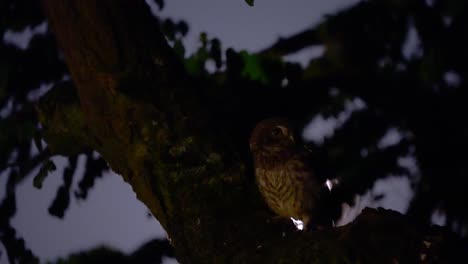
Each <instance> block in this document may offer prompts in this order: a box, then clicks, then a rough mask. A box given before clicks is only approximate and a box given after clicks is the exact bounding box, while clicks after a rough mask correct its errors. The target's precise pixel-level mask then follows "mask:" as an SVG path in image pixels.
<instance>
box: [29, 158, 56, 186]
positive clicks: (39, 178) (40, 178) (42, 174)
mask: <svg viewBox="0 0 468 264" xmlns="http://www.w3.org/2000/svg"><path fill="white" fill-rule="evenodd" d="M56 169H57V167H56V166H55V164H54V162H53V161H52V160H48V161H47V162H45V163H44V164H43V166H42V167H41V169H40V170H39V172H38V173H37V175H36V176H35V177H34V180H33V186H34V187H36V188H38V189H41V188H42V183H43V182H44V180H45V178H46V177H47V176H48V175H49V173H50V172H52V171H55V170H56Z"/></svg>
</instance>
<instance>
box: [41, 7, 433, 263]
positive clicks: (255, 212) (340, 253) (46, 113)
mask: <svg viewBox="0 0 468 264" xmlns="http://www.w3.org/2000/svg"><path fill="white" fill-rule="evenodd" d="M42 3H43V7H44V10H45V12H46V15H47V17H48V19H49V23H50V26H51V28H52V30H53V31H54V32H55V35H56V38H57V41H58V43H59V45H60V47H61V48H62V50H63V53H64V57H65V60H66V62H67V65H68V68H69V71H70V73H71V76H72V80H73V82H74V84H75V87H76V91H77V95H76V96H74V93H73V92H71V91H70V90H67V89H64V88H63V87H60V86H58V87H56V88H54V91H53V92H52V93H51V94H49V95H47V96H46V97H45V99H43V100H42V102H41V104H40V106H39V112H40V116H41V122H42V123H43V124H44V129H45V132H46V133H45V135H46V137H47V141H48V143H49V146H50V148H51V151H52V152H54V151H55V152H59V153H68V154H70V153H73V152H76V151H79V150H80V149H83V148H92V149H96V150H97V151H99V152H100V153H101V155H102V156H103V158H104V159H105V160H106V161H107V162H108V163H109V165H110V167H111V168H112V169H113V170H114V171H116V172H117V173H119V174H121V175H122V177H123V178H124V179H125V180H126V181H127V182H128V183H129V184H131V186H132V187H133V190H134V191H135V192H136V194H137V197H138V198H139V199H140V200H141V201H142V202H144V203H145V204H146V205H147V206H148V208H149V210H150V211H151V212H152V213H153V215H154V216H155V217H156V218H157V219H158V220H159V222H160V223H161V224H162V225H163V227H164V228H165V229H166V231H167V233H168V235H169V236H170V238H171V239H172V242H173V244H174V246H175V249H176V254H177V256H178V259H179V261H181V262H182V263H229V262H234V263H248V262H250V263H286V262H288V263H309V262H325V263H341V262H361V263H366V262H372V263H381V262H382V261H381V260H383V262H387V261H388V260H395V261H397V262H411V263H412V262H414V261H416V260H418V259H419V258H420V252H421V251H420V250H419V247H420V245H421V243H423V242H422V239H423V237H424V234H425V232H423V231H421V230H419V229H418V230H416V229H415V228H414V226H412V225H411V224H408V223H406V222H405V220H404V217H402V216H401V215H399V214H397V213H393V212H387V211H368V212H367V213H366V214H364V215H363V216H361V218H360V220H358V221H356V222H355V223H353V224H352V225H349V226H346V227H342V228H338V229H334V230H324V231H316V232H294V229H293V227H292V225H291V223H283V224H277V223H268V220H269V219H270V218H271V217H272V215H271V213H270V212H269V211H268V210H267V209H266V207H265V205H264V204H263V202H262V200H261V199H260V198H259V196H258V192H257V190H256V186H255V185H254V184H253V181H252V180H251V179H252V177H251V176H252V170H251V169H248V168H247V165H246V164H248V163H246V162H245V161H244V160H242V159H241V158H240V157H239V156H240V155H239V154H238V152H239V151H238V148H235V147H234V146H232V144H231V143H230V142H231V140H230V138H229V137H228V136H227V135H226V134H223V133H217V134H215V133H214V132H213V131H214V130H213V128H212V127H211V125H210V124H211V123H210V122H209V120H210V116H209V115H208V111H206V110H205V109H203V107H202V106H201V103H200V98H198V97H197V96H196V93H195V92H193V91H194V90H195V89H194V87H191V83H189V82H188V81H187V78H186V76H185V72H184V71H183V69H182V67H181V66H180V62H179V61H178V60H177V57H176V56H175V55H174V53H173V52H172V50H171V49H170V48H169V47H168V45H167V44H166V42H165V38H164V35H163V34H162V33H161V32H160V30H159V29H158V27H157V25H155V20H154V19H153V18H152V17H151V15H150V12H149V10H148V7H147V6H146V5H145V2H144V1H143V0H138V1H137V0H133V1H128V0H100V1H93V0H76V1H75V0H69V1H62V0H43V1H42ZM62 94H65V95H63V96H62ZM63 98H65V99H63ZM246 144H247V140H246ZM387 226H391V228H387ZM398 231H401V232H399V233H398ZM369 232H370V233H369ZM399 234H401V235H399ZM355 241H358V243H356V242H355ZM382 248H385V250H382ZM409 249H411V250H409Z"/></svg>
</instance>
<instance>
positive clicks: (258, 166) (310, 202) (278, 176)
mask: <svg viewBox="0 0 468 264" xmlns="http://www.w3.org/2000/svg"><path fill="white" fill-rule="evenodd" d="M250 150H251V151H252V154H253V158H254V166H255V176H256V179H257V185H258V188H259V189H260V192H261V194H262V195H263V198H264V199H265V202H266V203H267V204H268V206H269V207H270V208H271V209H272V210H273V211H274V212H275V213H276V214H278V215H279V216H282V217H288V218H289V217H292V218H294V219H296V220H301V221H302V222H303V224H304V227H308V228H310V227H311V226H313V227H324V226H330V225H331V218H329V217H328V216H327V215H324V214H325V210H322V209H321V208H323V202H324V201H325V200H326V199H327V198H326V197H325V196H327V193H328V190H325V189H326V188H324V181H321V180H319V178H318V177H317V176H316V175H315V174H314V172H313V169H312V167H311V165H310V162H311V158H310V156H309V154H310V153H309V152H308V150H307V149H306V148H304V146H303V145H302V144H300V143H299V142H298V141H297V139H296V138H295V136H294V133H293V129H292V127H291V126H290V124H289V123H288V122H287V120H285V119H274V118H273V119H267V120H264V121H261V122H260V123H258V124H257V125H256V127H255V129H254V131H253V132H252V135H251V137H250ZM321 214H322V215H321Z"/></svg>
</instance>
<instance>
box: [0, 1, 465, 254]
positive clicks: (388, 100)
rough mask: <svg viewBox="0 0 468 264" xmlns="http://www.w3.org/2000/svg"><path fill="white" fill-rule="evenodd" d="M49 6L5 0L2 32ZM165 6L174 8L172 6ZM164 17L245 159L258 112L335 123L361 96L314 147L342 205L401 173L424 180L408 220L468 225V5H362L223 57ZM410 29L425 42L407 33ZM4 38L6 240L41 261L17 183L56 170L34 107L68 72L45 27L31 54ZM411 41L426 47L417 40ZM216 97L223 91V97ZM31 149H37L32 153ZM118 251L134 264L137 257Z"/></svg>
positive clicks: (1, 100)
mask: <svg viewBox="0 0 468 264" xmlns="http://www.w3.org/2000/svg"><path fill="white" fill-rule="evenodd" d="M247 2H248V3H251V4H253V1H247ZM38 3H39V1H25V0H4V1H1V2H0V33H1V35H2V36H4V34H5V33H6V32H7V31H13V32H18V31H22V30H24V29H26V28H27V27H30V28H31V27H37V26H38V25H40V24H41V23H44V22H45V19H44V16H43V15H42V14H41V12H40V8H39V6H37V5H38ZM156 3H157V5H158V6H159V8H162V7H163V6H164V1H162V0H158V1H156ZM155 20H156V21H157V22H158V23H160V25H161V27H162V28H163V30H164V32H165V34H166V36H167V39H168V40H169V42H170V44H171V45H172V46H173V47H174V50H175V51H176V52H177V54H179V55H180V57H181V58H183V59H184V65H185V67H186V70H187V72H189V73H190V74H191V76H192V78H193V80H194V83H197V84H199V85H198V87H203V88H201V89H200V91H198V92H199V93H200V95H201V96H202V97H203V98H204V100H205V101H204V103H205V105H206V106H207V108H209V109H211V110H214V111H212V112H213V120H214V122H216V124H217V125H218V127H219V129H224V130H226V131H230V133H231V134H232V137H233V138H234V139H235V140H236V141H237V143H238V144H237V145H238V146H240V148H242V149H241V150H240V151H241V153H243V154H244V156H245V160H246V161H248V160H249V159H250V156H249V154H248V150H247V144H246V142H247V141H248V136H249V134H250V132H251V130H252V128H253V125H254V124H255V123H257V122H258V121H259V120H261V119H264V118H267V117H272V116H283V117H287V118H289V119H290V120H292V121H294V122H295V124H296V127H297V128H298V129H301V128H302V127H303V126H304V125H305V124H306V123H307V122H308V121H310V120H311V118H313V117H314V116H316V115H317V114H321V115H322V116H324V117H325V118H330V117H337V116H338V115H339V114H340V113H341V112H342V111H343V109H344V108H345V104H347V103H349V102H350V101H353V100H356V99H359V100H361V101H362V102H363V103H364V105H365V106H364V107H363V108H362V109H359V110H357V111H354V112H352V113H351V115H350V117H349V118H348V119H347V120H346V122H344V123H343V124H342V125H341V126H339V127H338V128H337V129H336V131H335V132H334V134H333V136H331V137H329V138H326V139H325V140H324V141H323V142H311V143H312V144H313V145H314V149H315V152H316V156H317V158H318V159H319V160H320V162H317V164H319V165H320V166H319V167H318V168H317V169H318V171H320V173H322V174H323V175H326V176H329V177H340V178H341V179H342V180H343V183H342V185H341V186H340V189H339V193H340V197H339V199H340V200H342V201H346V202H348V203H352V200H353V197H354V195H355V194H362V193H364V192H365V191H367V190H369V188H371V187H372V186H373V184H374V183H375V182H376V180H378V179H381V178H385V177H387V176H389V175H390V174H393V175H401V176H404V177H409V179H410V181H411V182H412V184H413V188H414V198H413V199H412V201H411V204H410V207H409V210H408V214H409V215H410V216H411V217H412V218H413V219H414V221H416V222H419V223H428V222H429V221H430V217H431V215H432V213H433V212H434V211H435V210H440V211H442V212H443V213H444V214H445V215H446V216H447V225H448V226H451V227H454V229H455V231H458V232H459V234H463V230H466V228H468V210H467V209H466V206H465V204H464V202H465V201H466V200H468V192H466V189H467V188H468V185H467V183H466V182H467V181H466V177H467V176H468V163H467V162H466V161H467V160H468V159H467V158H468V157H467V154H466V153H467V152H466V149H467V148H468V123H467V122H466V121H465V119H466V118H465V116H466V113H467V112H468V111H467V110H468V109H466V108H467V103H466V102H467V99H468V92H467V91H468V90H467V87H466V85H467V83H466V77H467V75H468V72H467V69H468V65H466V64H467V59H468V56H467V55H468V54H467V51H466V47H467V44H468V32H467V27H466V25H467V24H468V3H467V2H466V1H463V0H445V1H442V0H434V1H423V0H413V1H399V0H374V1H363V2H360V3H358V4H356V5H355V6H353V7H351V8H349V9H347V10H343V11H341V12H339V13H337V14H334V15H331V16H328V17H326V18H325V19H324V20H323V22H322V23H320V24H319V25H316V26H315V27H313V28H311V29H308V30H306V31H304V32H300V33H298V34H296V35H294V36H290V37H288V38H282V39H280V40H279V41H278V42H277V43H275V44H273V45H271V47H270V48H268V49H265V50H263V51H261V52H259V53H257V54H249V53H247V52H243V51H240V52H238V51H235V50H232V49H227V50H226V51H223V49H222V45H221V43H220V41H219V40H217V39H215V38H213V39H210V38H209V37H208V35H206V34H203V35H202V36H201V37H200V40H201V45H200V48H199V49H198V51H197V52H196V53H195V54H191V55H186V54H185V51H184V47H183V45H182V42H181V39H182V38H183V37H184V36H185V35H186V34H187V31H188V25H187V23H185V22H183V21H178V22H175V21H173V20H170V19H165V20H162V19H158V18H155ZM410 36H416V37H414V38H413V40H409V39H411V38H410ZM3 39H4V38H3V37H2V41H0V173H2V177H8V181H7V182H8V183H7V186H6V190H7V192H6V196H5V197H4V198H3V201H2V202H1V205H0V239H1V241H2V243H3V244H4V246H5V248H6V250H7V251H8V256H9V259H10V262H12V263H13V262H15V261H20V262H22V261H34V260H36V258H35V257H34V255H33V254H32V253H31V251H29V250H28V249H27V248H26V247H25V246H24V241H23V240H22V239H20V238H18V237H17V236H16V234H15V231H14V229H13V228H12V227H11V225H10V223H9V221H10V219H11V218H12V216H13V215H14V214H15V211H16V201H15V187H16V185H17V184H18V183H20V182H21V181H22V180H24V179H25V178H26V177H29V176H30V175H31V171H32V170H34V169H36V168H39V167H40V168H43V169H40V171H42V174H41V176H40V177H42V179H43V178H44V177H45V176H47V173H48V172H49V171H50V166H51V165H50V163H48V161H49V158H50V155H49V154H48V150H47V147H46V146H41V145H42V142H41V126H40V125H39V122H38V118H37V114H36V112H35V111H34V104H35V102H36V101H37V100H38V98H39V97H40V96H41V95H42V94H43V93H44V92H45V90H47V89H46V88H45V86H43V85H44V84H48V85H55V84H58V83H59V82H60V81H62V80H63V79H68V78H69V77H68V75H67V70H66V68H65V65H64V62H63V60H62V58H61V56H60V52H59V51H58V50H57V47H56V44H55V41H54V39H53V38H52V35H51V33H50V32H49V31H48V30H46V31H45V32H44V33H40V34H36V35H35V36H34V37H33V38H32V40H31V41H30V43H29V45H28V46H27V48H26V49H22V48H19V47H16V46H15V45H12V44H9V43H6V42H5V41H4V40H3ZM408 42H410V43H409V44H408ZM410 44H413V45H414V46H415V47H414V48H413V49H411V48H408V46H411V45H410ZM314 46H322V47H324V53H323V54H322V55H321V56H318V57H316V58H312V59H311V60H310V62H309V64H308V65H307V66H306V67H305V68H303V67H301V66H300V65H298V64H295V63H288V62H283V61H282V56H285V55H288V54H291V53H294V52H297V51H300V50H302V49H304V48H307V47H314ZM224 52H225V55H226V56H225V59H223V56H222V54H223V53H224ZM207 62H213V63H214V65H215V69H210V71H208V70H207V69H206V67H205V65H206V64H207ZM285 80H286V82H285ZM41 86H42V87H41ZM213 95H216V96H217V97H218V98H221V99H219V100H216V101H213V100H211V99H210V98H211V96H213ZM391 128H396V129H397V130H398V131H400V132H402V135H403V138H402V140H400V141H399V142H398V143H396V144H394V145H392V146H388V147H379V141H380V140H381V138H382V137H383V135H385V133H386V132H387V131H388V130H389V129H391ZM32 148H35V149H36V148H37V149H38V153H36V154H34V155H31V149H32ZM363 153H365V154H363ZM84 154H85V155H86V159H87V163H86V172H85V175H84V176H83V178H82V180H81V181H80V183H79V190H76V191H75V192H74V193H75V197H77V198H79V199H85V198H86V197H87V192H88V190H89V189H90V188H92V187H93V185H94V180H95V179H96V178H97V177H101V175H102V172H103V171H105V170H107V169H108V168H107V165H106V163H105V162H104V161H103V160H102V159H101V158H96V157H93V152H92V151H91V150H87V151H86V152H85V153H84ZM405 156H410V157H414V158H415V159H416V161H417V167H418V170H408V168H407V167H405V166H402V165H401V164H400V163H399V162H398V160H399V158H401V157H405ZM48 164H49V165H48ZM76 164H77V163H76V157H75V158H73V159H72V162H70V165H69V167H68V168H66V170H65V172H64V175H63V185H62V186H60V188H59V190H58V191H57V195H56V198H55V199H54V201H53V202H52V205H51V206H50V208H49V212H50V213H51V214H52V215H55V216H58V217H63V215H64V213H65V211H66V208H67V207H68V204H69V203H70V192H71V191H72V190H70V183H71V180H72V177H73V174H74V172H75V170H76ZM40 177H39V178H38V180H37V184H38V186H40V184H39V183H42V181H41V180H40V179H41V178H40ZM35 182H36V181H35ZM465 235H466V234H465ZM104 251H105V250H104ZM99 252H100V251H99ZM105 252H107V251H105ZM164 252H167V251H164ZM106 254H107V253H106ZM106 254H104V255H106ZM115 256H116V257H117V258H124V259H126V260H125V261H128V256H127V257H124V256H123V255H121V254H118V253H116V254H115ZM82 257H84V256H82ZM134 257H135V258H136V257H137V256H134ZM123 263H126V262H123Z"/></svg>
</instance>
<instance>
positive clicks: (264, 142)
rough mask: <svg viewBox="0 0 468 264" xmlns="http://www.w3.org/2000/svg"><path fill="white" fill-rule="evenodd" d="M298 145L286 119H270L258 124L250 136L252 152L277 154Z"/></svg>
mask: <svg viewBox="0 0 468 264" xmlns="http://www.w3.org/2000/svg"><path fill="white" fill-rule="evenodd" d="M295 144H296V142H295V139H294V133H293V128H292V127H291V125H290V124H289V122H288V121H287V120H286V119H282V118H270V119H266V120H263V121H261V122H260V123H258V124H257V125H256V126H255V128H254V130H253V132H252V135H251V136H250V150H251V151H252V152H253V153H257V152H259V151H264V152H270V153H275V152H279V151H282V150H285V149H288V148H289V147H292V146H294V145H295Z"/></svg>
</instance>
